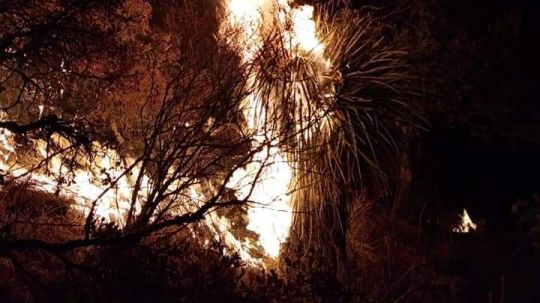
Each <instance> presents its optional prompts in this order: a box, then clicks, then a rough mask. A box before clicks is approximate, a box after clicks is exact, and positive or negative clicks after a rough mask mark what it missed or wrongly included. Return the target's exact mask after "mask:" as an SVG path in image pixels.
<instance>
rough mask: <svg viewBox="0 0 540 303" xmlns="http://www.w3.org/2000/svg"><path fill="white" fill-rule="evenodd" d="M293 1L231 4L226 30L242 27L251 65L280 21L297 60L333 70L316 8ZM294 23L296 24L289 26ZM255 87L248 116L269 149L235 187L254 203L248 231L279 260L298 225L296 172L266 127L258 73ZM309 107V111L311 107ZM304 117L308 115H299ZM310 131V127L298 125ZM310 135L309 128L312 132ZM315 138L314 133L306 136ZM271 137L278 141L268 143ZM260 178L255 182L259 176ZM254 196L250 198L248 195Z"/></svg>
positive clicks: (260, 142) (259, 0)
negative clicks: (293, 194)
mask: <svg viewBox="0 0 540 303" xmlns="http://www.w3.org/2000/svg"><path fill="white" fill-rule="evenodd" d="M291 2H292V1H286V0H247V1H246V0H228V3H227V9H228V23H226V24H225V25H224V28H230V27H233V28H239V29H240V30H241V33H240V41H237V43H236V45H238V46H239V47H240V53H241V54H242V55H243V59H244V61H245V62H248V63H249V62H250V61H251V60H252V59H253V58H254V56H255V54H256V53H257V51H258V50H259V49H260V48H261V47H262V43H263V41H264V39H263V37H264V35H265V32H266V31H268V30H270V28H271V26H272V25H275V24H276V23H277V24H278V25H279V26H280V27H281V28H282V29H283V33H282V35H283V42H284V45H286V46H289V48H288V51H289V52H290V55H291V57H293V58H294V57H298V56H300V54H304V55H306V56H308V55H309V56H312V57H314V59H315V60H318V61H321V62H322V63H324V65H326V66H327V67H328V62H329V61H328V60H326V59H324V54H323V53H324V45H323V44H322V43H321V41H320V40H319V39H318V37H317V34H316V24H315V21H314V20H313V12H314V9H313V7H312V6H309V5H304V6H300V7H298V8H292V7H291ZM288 25H290V26H288ZM248 85H249V86H251V87H253V91H254V93H253V94H252V95H250V96H248V97H247V98H246V100H245V101H244V102H245V104H244V115H245V116H246V120H247V122H248V128H249V131H251V132H252V133H253V134H255V135H254V138H253V139H254V142H255V145H259V146H264V145H265V144H269V143H270V146H269V147H265V148H264V149H263V150H262V151H260V152H259V153H257V154H256V155H255V157H254V161H253V162H252V163H250V164H249V165H248V166H247V167H246V168H245V169H242V170H240V171H237V172H236V173H235V174H234V176H233V180H231V182H230V184H229V185H230V187H231V188H234V189H236V191H237V194H239V196H240V198H241V199H242V198H249V200H250V201H253V204H252V206H251V207H250V208H249V210H248V217H249V225H248V229H250V230H252V231H254V232H256V233H257V234H258V235H259V242H260V243H259V244H260V245H261V246H262V247H263V248H264V250H265V252H266V254H267V255H268V256H270V257H272V258H276V257H278V256H279V251H280V246H281V244H282V243H283V242H284V241H285V240H286V239H287V237H288V235H289V229H290V225H291V222H292V209H291V206H290V194H289V187H290V183H291V180H292V178H293V177H294V171H293V168H292V165H291V164H290V163H288V162H287V160H286V159H287V155H286V154H285V153H284V152H283V151H282V150H281V149H280V148H279V142H274V141H272V139H271V138H273V137H272V136H273V134H272V131H269V130H268V129H266V128H265V124H266V118H267V115H269V113H268V112H267V110H266V109H265V107H264V105H263V104H264V103H263V102H264V101H269V100H261V97H260V96H259V95H258V94H257V92H258V91H259V89H258V87H257V81H256V79H254V75H252V76H251V77H250V79H249V83H248ZM307 101H309V100H306V97H305V96H304V95H303V94H298V95H297V96H295V100H294V101H293V102H297V103H300V102H307ZM306 108H307V107H306ZM297 114H298V115H300V116H301V117H304V116H305V115H307V114H306V113H297ZM309 118H311V117H308V119H309ZM297 129H304V125H297ZM308 131H309V130H308ZM305 135H309V134H305ZM267 138H270V140H271V141H272V142H267V141H268V140H267ZM257 176H258V177H259V179H258V180H255V178H256V177H257ZM248 196H249V197H248Z"/></svg>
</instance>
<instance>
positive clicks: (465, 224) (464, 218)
mask: <svg viewBox="0 0 540 303" xmlns="http://www.w3.org/2000/svg"><path fill="white" fill-rule="evenodd" d="M460 217H461V223H460V224H459V225H458V226H456V227H454V228H453V229H452V231H453V232H455V233H469V232H471V231H475V230H476V228H477V226H476V224H474V222H473V221H472V219H471V217H470V216H469V214H468V213H467V210H466V209H463V214H462V215H460Z"/></svg>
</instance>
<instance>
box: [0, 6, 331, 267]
mask: <svg viewBox="0 0 540 303" xmlns="http://www.w3.org/2000/svg"><path fill="white" fill-rule="evenodd" d="M224 1H227V2H226V4H227V9H228V18H227V22H224V24H223V29H225V28H227V27H229V28H230V27H233V28H240V29H241V36H240V41H234V43H235V45H237V46H238V48H239V49H238V51H239V53H240V54H241V55H242V57H243V60H244V61H245V62H246V63H249V62H251V60H253V59H254V56H255V54H256V53H257V51H259V50H260V48H261V47H262V43H263V41H264V39H263V38H264V35H265V31H268V30H270V28H271V26H273V25H275V24H276V22H277V24H278V25H279V28H280V29H281V30H282V33H281V35H282V38H283V42H284V45H286V46H287V51H289V52H290V56H291V57H292V58H297V57H300V56H303V57H308V56H309V57H310V58H311V59H312V60H314V61H316V62H320V63H321V66H325V68H326V69H327V70H328V69H329V68H330V63H329V62H330V61H329V60H328V59H326V58H325V57H324V44H323V43H321V41H320V40H319V39H318V37H317V32H316V30H317V28H316V23H315V21H314V20H313V13H314V9H313V7H312V6H309V5H303V6H298V7H295V8H292V7H291V2H292V1H287V0H224ZM222 34H223V35H225V33H224V32H223V33H222ZM323 72H325V71H324V70H323ZM256 80H257V79H255V75H254V74H252V75H251V76H250V77H249V79H248V86H251V87H252V88H254V89H253V91H254V92H255V93H253V94H252V95H250V96H248V97H247V98H246V99H245V100H244V104H243V113H244V115H245V118H246V121H247V128H248V129H247V131H248V133H251V134H253V137H252V139H253V146H254V147H255V148H261V150H260V152H258V153H257V154H255V155H254V157H253V159H252V162H251V163H249V164H248V165H247V166H246V167H245V168H242V169H240V170H238V171H236V172H235V174H234V175H233V177H232V179H231V180H230V181H229V183H228V184H227V185H228V187H229V188H232V189H234V190H235V191H236V194H237V196H238V198H239V199H244V198H246V199H248V200H249V201H250V207H249V209H248V211H247V212H248V219H249V224H248V226H247V228H248V229H249V230H251V231H253V232H255V233H257V234H258V235H259V241H258V243H250V241H249V240H245V241H244V242H241V241H240V240H238V239H236V238H235V237H234V236H233V234H232V233H231V232H230V231H229V229H230V228H231V222H230V221H229V220H228V219H227V218H225V217H220V216H219V215H217V214H216V213H211V214H210V215H209V216H208V217H207V218H206V220H207V222H206V223H207V225H208V226H209V227H210V229H211V230H213V231H214V233H215V234H216V237H222V238H223V239H225V241H226V243H227V244H228V245H229V247H230V248H231V249H233V250H235V251H237V252H238V253H239V254H240V256H241V257H242V259H244V260H246V261H249V262H250V263H252V264H260V262H261V261H260V260H258V259H255V258H253V257H252V256H251V255H250V253H249V249H251V248H254V247H257V246H260V247H262V248H263V249H264V251H265V253H266V255H267V256H269V257H271V258H276V257H278V256H279V251H280V247H281V244H282V243H283V242H284V241H285V240H286V239H287V237H288V235H289V229H290V225H291V222H292V209H291V206H290V193H289V191H290V188H289V187H290V183H291V181H292V179H293V178H294V175H295V174H294V169H293V165H292V164H291V163H288V161H287V158H288V155H287V154H286V153H285V152H284V151H283V150H282V149H281V148H280V146H279V144H280V142H277V141H276V139H275V138H274V137H273V136H276V134H273V132H272V131H271V130H270V131H269V130H268V129H267V128H266V125H265V124H266V122H267V121H266V118H267V116H268V115H269V113H268V112H266V109H265V106H264V104H265V101H269V100H261V97H260V96H259V94H257V92H258V91H259V90H258V88H257V81H256ZM270 101H271V100H270ZM309 101H310V100H308V98H307V97H306V96H305V95H303V94H302V93H298V95H296V96H294V100H293V102H297V103H299V104H300V103H306V102H309ZM302 107H306V108H307V107H308V106H299V107H298V108H302ZM43 111H44V106H43V105H40V106H39V116H40V117H41V115H42V114H43ZM0 114H2V113H0ZM295 115H297V116H299V117H302V120H304V119H305V120H308V119H310V118H311V117H307V116H309V115H310V114H309V113H304V112H300V113H295ZM5 118H6V117H4V116H3V114H2V116H0V120H1V119H5ZM186 126H189V123H188V122H186ZM296 127H297V129H304V125H297V126H296ZM309 132H310V130H309V129H308V130H305V133H304V134H303V135H304V136H310V133H309ZM51 140H53V141H54V143H55V144H57V145H58V146H61V147H62V146H67V145H68V144H69V142H67V140H66V139H65V138H62V137H60V136H57V135H55V136H53V138H52V139H51ZM32 144H34V146H33V147H34V150H35V151H37V154H36V155H34V156H33V157H30V158H33V160H38V161H39V160H41V159H46V158H50V161H48V162H47V167H46V170H41V171H33V172H32V173H31V174H29V168H28V167H32V165H28V163H25V159H19V158H18V155H17V152H16V151H17V148H16V143H15V136H14V135H13V134H12V133H10V132H9V131H7V130H0V171H2V172H9V173H10V174H11V176H13V177H19V176H23V175H26V174H28V177H29V178H30V179H31V180H32V181H34V182H36V183H37V184H38V185H39V186H40V188H41V189H43V190H46V191H50V192H58V193H59V194H62V195H65V196H68V197H71V198H74V200H75V201H76V205H75V206H74V208H75V209H76V210H78V211H80V212H82V213H84V214H88V212H89V205H90V203H91V202H93V201H97V202H98V203H97V204H96V209H95V214H96V216H97V217H98V218H102V219H104V220H105V221H107V222H115V223H117V224H119V225H120V226H124V225H125V223H126V222H124V220H125V216H126V214H127V212H128V211H129V210H130V208H131V207H132V203H133V204H134V205H135V212H138V211H140V204H141V203H142V202H143V201H144V200H145V198H146V197H145V196H144V194H145V192H146V191H145V189H147V188H149V187H150V184H151V182H152V181H151V180H150V178H149V177H148V176H146V175H143V176H142V181H141V184H140V189H141V190H140V191H139V195H138V196H137V197H132V194H133V187H134V185H135V183H136V180H135V179H136V178H137V176H138V175H139V173H140V167H138V166H134V167H132V169H131V173H129V174H124V173H125V172H126V168H127V167H130V166H132V164H133V163H134V161H135V160H133V159H130V158H123V157H121V156H120V155H119V154H118V153H117V152H116V151H115V150H112V149H108V148H103V147H101V145H100V144H99V143H97V142H94V143H93V144H94V147H96V149H97V150H99V151H100V152H99V153H98V156H96V157H95V158H94V159H87V158H85V157H84V155H77V156H76V162H77V163H76V164H77V165H76V168H71V169H69V168H68V167H66V166H65V165H64V164H63V163H65V161H63V160H64V159H62V155H53V156H52V157H51V155H49V154H48V149H47V145H46V143H45V142H44V141H39V140H36V141H33V142H32ZM66 176H70V178H66ZM66 179H69V180H70V181H69V182H67V181H65V180H66ZM113 180H114V182H115V183H114V185H112V183H111V182H113ZM179 182H180V181H179ZM187 191H188V194H187V196H188V199H191V202H190V203H187V204H189V205H188V206H185V207H184V209H182V210H181V211H179V212H182V211H192V210H193V209H192V208H196V207H197V206H200V203H201V201H202V203H204V201H206V199H205V197H204V194H203V193H202V190H201V188H199V187H198V186H193V187H191V188H188V189H187ZM133 199H135V201H133Z"/></svg>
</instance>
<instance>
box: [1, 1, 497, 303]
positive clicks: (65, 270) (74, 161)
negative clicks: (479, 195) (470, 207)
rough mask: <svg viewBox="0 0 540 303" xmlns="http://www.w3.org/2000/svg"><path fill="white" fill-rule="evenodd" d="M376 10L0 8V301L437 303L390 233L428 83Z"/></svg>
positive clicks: (404, 230)
mask: <svg viewBox="0 0 540 303" xmlns="http://www.w3.org/2000/svg"><path fill="white" fill-rule="evenodd" d="M388 8H391V10H392V14H387V12H385V11H384V10H378V9H374V8H372V7H367V6H366V7H362V8H361V9H359V8H354V6H353V4H352V3H350V2H347V1H330V3H319V2H317V1H312V2H307V3H306V2H305V1H304V2H302V3H300V1H293V0H220V1H210V0H204V1H189V0H171V1H146V0H45V1H37V2H35V3H34V2H32V3H29V2H27V1H23V0H0V24H4V25H5V26H3V28H2V29H0V301H2V300H1V299H2V297H5V298H7V300H9V301H26V302H40V301H47V302H48V301H51V302H58V301H66V302H67V301H77V302H86V301H89V302H90V301H95V300H98V301H104V302H105V301H107V302H108V301H111V302H124V301H125V302H130V301H131V302H132V301H136V302H139V301H141V302H153V301H163V302H169V301H171V302H177V301H181V302H191V301H198V302H200V301H204V302H206V301H208V302H216V301H220V302H221V301H223V302H231V301H246V302H247V301H257V302H258V301H261V302H266V301H298V302H300V301H315V302H326V301H354V302H364V301H374V302H390V301H398V300H404V301H406V302H419V301H424V302H428V301H429V300H432V299H433V298H440V291H441V289H443V292H444V290H445V289H446V288H448V289H450V288H451V287H453V286H454V284H452V283H453V282H451V283H450V282H448V283H446V282H443V283H442V286H441V285H438V286H436V287H435V288H434V289H431V286H433V285H435V284H434V282H433V283H432V281H433V280H437V279H439V278H440V279H439V280H441V279H442V280H444V279H443V278H441V277H442V276H444V274H439V273H438V272H437V271H436V270H435V268H436V264H434V263H429V262H428V258H427V256H426V254H425V253H424V252H422V248H423V245H424V244H425V243H421V242H422V241H420V238H421V236H420V235H421V234H422V231H421V226H423V223H422V224H419V225H418V228H416V226H414V224H411V223H410V221H408V220H407V219H403V218H401V217H400V216H401V215H402V214H403V213H404V211H402V210H401V209H400V206H401V204H402V203H401V202H400V201H401V200H404V199H405V198H406V197H407V195H408V194H407V189H408V188H409V186H410V184H411V182H412V176H411V174H412V172H411V167H410V165H411V163H410V159H409V156H408V153H410V152H411V149H410V145H409V143H411V142H413V139H414V138H417V137H418V135H419V134H421V133H423V132H424V130H425V129H427V128H428V125H429V123H428V122H427V121H426V120H424V119H423V118H422V114H423V112H424V111H426V110H428V109H429V108H430V106H427V105H426V104H425V103H426V102H425V100H426V99H427V98H431V97H433V96H434V95H435V93H433V91H434V90H436V89H437V88H436V86H437V85H438V83H437V84H433V85H432V86H429V87H426V85H425V83H424V81H425V79H426V78H427V77H428V74H429V75H430V72H428V71H426V70H429V68H428V66H427V64H426V65H423V64H420V63H418V62H419V61H422V60H423V59H424V58H425V56H426V53H427V51H426V50H425V49H422V48H420V47H418V46H419V45H420V44H422V43H424V42H426V41H427V40H423V39H425V38H424V37H421V34H420V32H421V30H420V29H417V31H415V32H413V33H407V32H406V31H400V30H397V29H392V26H393V25H394V24H397V22H398V21H396V20H398V19H399V18H398V17H401V16H404V15H405V13H404V11H400V10H398V9H397V8H395V7H392V6H391V5H389V6H388ZM403 9H405V8H403ZM407 9H410V10H412V9H413V8H412V6H411V7H409V8H407ZM415 9H418V7H416V8H415ZM405 11H406V10H405ZM393 14H395V15H393ZM387 15H388V16H393V17H394V18H396V19H395V20H394V21H391V20H392V19H391V18H392V17H388V16H387ZM416 39H418V40H419V41H420V42H417V40H416ZM430 42H431V41H430ZM416 43H418V44H419V45H417V44H416ZM424 46H425V47H428V46H429V44H426V45H424ZM380 200H382V201H383V202H381V203H376V202H377V201H380ZM389 200H393V202H392V203H390V204H391V207H390V206H389V205H388V203H389V202H388V201H389ZM389 209H391V211H388V210H389ZM422 216H424V207H422V213H421V215H420V217H421V218H423V217H422ZM461 219H462V222H461V224H459V225H458V226H453V225H452V224H444V226H443V228H442V229H443V230H444V231H443V233H444V234H445V235H447V234H451V231H452V230H453V231H454V232H456V233H469V232H471V231H473V230H476V225H475V223H473V221H472V220H471V218H470V217H469V215H468V214H467V211H466V210H464V213H463V216H462V217H461ZM421 220H423V219H421ZM390 226H395V227H396V228H395V229H394V228H391V227H390ZM397 227H399V228H397ZM452 228H453V229H452ZM438 232H441V231H440V230H439V231H438ZM415 237H416V238H415ZM413 238H415V239H416V240H413ZM383 239H384V240H383ZM415 241H416V242H415ZM409 242H415V243H417V246H412V245H410V243H409ZM441 246H444V245H441ZM396 251H399V253H395V254H394V252H396ZM383 256H386V257H383ZM103 280H106V281H107V283H104V282H103ZM452 281H453V280H452ZM450 284H452V285H450ZM4 285H5V286H4ZM66 289H67V290H66ZM445 295H446V297H445V300H444V301H443V302H454V301H453V300H454V299H455V294H454V293H451V294H445ZM41 298H45V299H43V300H42V299H41ZM446 298H447V300H446ZM501 302H502V301H501Z"/></svg>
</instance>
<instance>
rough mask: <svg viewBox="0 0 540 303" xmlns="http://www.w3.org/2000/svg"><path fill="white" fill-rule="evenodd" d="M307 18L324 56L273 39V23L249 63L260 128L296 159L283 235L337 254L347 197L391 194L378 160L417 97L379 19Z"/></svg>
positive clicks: (408, 120) (349, 14)
mask: <svg viewBox="0 0 540 303" xmlns="http://www.w3.org/2000/svg"><path fill="white" fill-rule="evenodd" d="M316 15H317V20H316V23H317V25H318V29H319V35H320V38H321V40H322V42H323V44H324V45H325V52H324V56H323V57H321V56H320V54H317V53H316V52H315V50H313V51H312V52H305V51H301V50H296V49H292V50H291V48H290V45H286V42H283V39H281V38H280V37H282V31H283V30H286V28H283V27H286V26H287V25H286V24H285V25H283V24H276V25H275V26H274V28H273V30H271V31H269V33H270V34H268V35H267V40H266V41H265V43H264V44H263V47H262V49H261V50H260V51H259V53H258V54H257V56H256V58H255V60H254V66H253V68H254V70H255V71H256V77H255V78H256V79H257V81H258V82H259V83H258V84H257V86H258V87H260V90H259V91H258V95H259V98H260V99H261V100H265V104H264V106H265V107H266V112H267V113H268V114H267V115H268V117H267V120H266V122H267V124H268V125H267V127H269V128H270V129H272V130H274V132H275V131H276V130H279V132H278V133H279V134H280V135H279V137H280V138H281V139H282V145H283V149H286V151H287V153H288V155H289V158H290V162H291V163H293V165H294V166H295V171H296V176H295V180H294V182H293V185H292V188H291V191H292V192H294V199H293V200H294V202H293V203H294V211H295V216H294V223H293V229H292V233H291V242H294V243H295V245H299V246H301V247H302V248H303V249H311V250H313V249H316V250H318V251H320V252H321V253H323V254H325V255H326V256H327V257H336V258H338V257H339V254H340V251H344V249H342V248H340V246H342V245H344V237H345V232H346V228H347V217H348V215H347V214H348V211H349V208H350V207H351V203H353V202H350V201H357V202H354V203H360V202H358V200H359V199H356V198H355V197H356V196H358V195H360V194H362V195H364V196H365V197H367V198H368V199H374V198H376V197H378V196H380V195H381V194H387V193H388V192H389V191H390V185H389V182H388V174H387V173H386V172H387V170H388V169H389V167H390V165H389V164H388V163H387V162H390V161H391V159H392V158H395V155H396V154H397V151H398V150H399V149H400V146H401V145H402V143H403V142H405V140H404V139H405V135H406V132H407V130H408V129H411V128H415V127H419V126H421V124H422V120H421V119H420V118H419V115H418V113H417V112H416V111H415V109H414V108H413V107H412V106H410V104H411V101H412V100H414V98H415V97H416V96H417V95H418V94H417V90H416V89H415V77H414V71H413V69H412V67H411V65H409V64H408V62H407V61H408V57H407V52H406V51H404V50H401V49H399V47H397V46H396V44H394V43H393V41H392V38H391V37H389V36H388V35H386V34H385V32H384V26H385V24H384V22H383V21H381V20H378V19H377V18H376V17H375V16H374V15H372V14H370V13H369V12H366V11H358V10H352V9H347V8H345V9H344V8H340V9H338V8H337V6H336V5H335V4H327V5H320V6H317V7H316ZM280 26H281V27H280ZM326 59H327V60H328V62H327V61H326Z"/></svg>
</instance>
